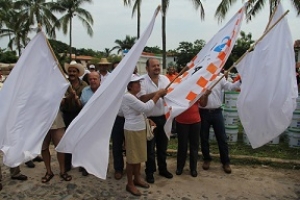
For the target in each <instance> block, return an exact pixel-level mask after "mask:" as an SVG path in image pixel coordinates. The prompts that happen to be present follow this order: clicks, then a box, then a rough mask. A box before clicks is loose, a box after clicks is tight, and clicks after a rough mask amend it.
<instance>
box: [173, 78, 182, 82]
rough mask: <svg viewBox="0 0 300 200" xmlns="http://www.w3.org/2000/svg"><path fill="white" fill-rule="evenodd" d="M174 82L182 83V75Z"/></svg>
mask: <svg viewBox="0 0 300 200" xmlns="http://www.w3.org/2000/svg"><path fill="white" fill-rule="evenodd" d="M173 83H181V78H180V77H178V78H176V79H175V81H174V82H173Z"/></svg>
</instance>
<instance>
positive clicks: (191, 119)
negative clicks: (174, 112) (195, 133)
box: [175, 102, 201, 124]
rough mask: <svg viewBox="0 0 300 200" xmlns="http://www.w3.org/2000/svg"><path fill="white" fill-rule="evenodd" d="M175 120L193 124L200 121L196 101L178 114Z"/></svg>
mask: <svg viewBox="0 0 300 200" xmlns="http://www.w3.org/2000/svg"><path fill="white" fill-rule="evenodd" d="M175 120H176V121H177V122H179V123H181V124H194V123H197V122H200V121H201V118H200V113H199V108H198V102H196V103H194V105H192V106H191V107H190V108H189V109H187V110H186V111H184V112H183V113H181V114H180V115H178V116H177V117H176V118H175Z"/></svg>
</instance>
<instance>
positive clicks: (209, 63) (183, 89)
mask: <svg viewBox="0 0 300 200" xmlns="http://www.w3.org/2000/svg"><path fill="white" fill-rule="evenodd" d="M244 12H245V6H243V7H242V8H241V9H240V10H239V11H238V12H237V13H236V14H235V15H234V16H233V17H232V18H231V19H230V21H229V22H228V23H227V24H226V25H225V26H224V27H223V28H222V29H221V30H219V32H218V33H217V34H216V35H215V36H214V37H213V38H212V39H211V40H210V41H209V42H208V43H207V44H206V45H205V46H204V47H203V49H202V50H201V51H200V52H199V53H198V55H197V56H196V57H195V58H194V59H193V60H192V61H191V62H190V63H189V64H188V67H189V70H188V71H186V72H185V73H184V74H183V75H182V76H180V77H179V78H177V79H176V80H175V82H174V83H173V84H172V85H171V86H170V88H169V90H168V94H167V95H166V96H165V97H164V100H165V115H166V119H167V122H166V124H165V127H164V129H165V132H166V134H167V136H168V137H170V133H171V126H172V120H173V118H174V117H176V116H178V115H179V114H181V113H182V112H184V111H185V110H187V109H188V108H189V107H190V106H192V105H193V104H194V103H195V102H196V101H197V100H198V99H199V98H200V96H201V95H202V94H203V92H204V91H205V89H207V88H209V87H210V86H211V85H212V82H213V80H214V79H215V78H216V77H217V76H218V74H219V72H220V71H221V69H222V67H223V66H224V64H225V62H226V60H227V58H228V57H229V55H230V52H231V50H232V48H233V46H234V44H235V41H236V39H237V36H238V35H239V32H240V27H241V24H242V20H243V16H244Z"/></svg>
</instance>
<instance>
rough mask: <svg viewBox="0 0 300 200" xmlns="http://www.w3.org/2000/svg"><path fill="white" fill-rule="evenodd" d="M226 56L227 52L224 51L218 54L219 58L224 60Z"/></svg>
mask: <svg viewBox="0 0 300 200" xmlns="http://www.w3.org/2000/svg"><path fill="white" fill-rule="evenodd" d="M225 56H226V53H224V52H223V51H221V52H220V53H219V55H218V58H219V59H220V60H224V59H225Z"/></svg>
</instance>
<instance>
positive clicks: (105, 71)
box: [98, 58, 111, 83]
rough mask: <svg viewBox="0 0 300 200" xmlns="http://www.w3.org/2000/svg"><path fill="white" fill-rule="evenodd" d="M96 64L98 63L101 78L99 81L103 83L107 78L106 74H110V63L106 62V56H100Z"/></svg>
mask: <svg viewBox="0 0 300 200" xmlns="http://www.w3.org/2000/svg"><path fill="white" fill-rule="evenodd" d="M98 65H99V74H100V78H101V83H103V82H104V81H105V79H106V78H107V76H108V75H109V74H110V73H109V71H108V68H109V67H110V65H111V63H110V62H108V60H107V59H106V58H101V59H100V62H99V63H98Z"/></svg>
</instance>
